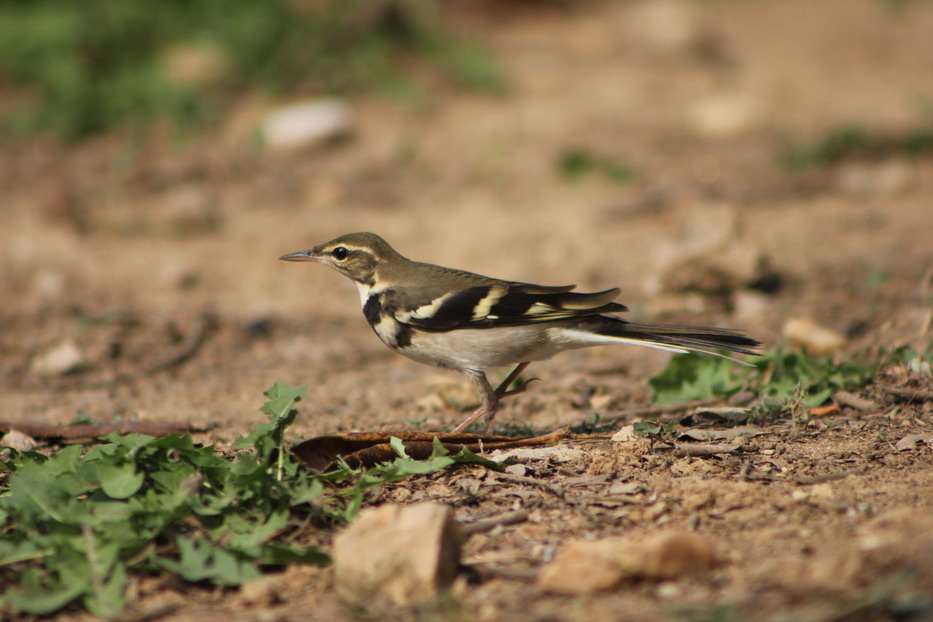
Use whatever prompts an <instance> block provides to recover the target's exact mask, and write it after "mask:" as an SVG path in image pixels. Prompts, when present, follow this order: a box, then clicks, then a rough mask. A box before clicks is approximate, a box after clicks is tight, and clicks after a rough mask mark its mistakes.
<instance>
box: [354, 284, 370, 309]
mask: <svg viewBox="0 0 933 622" xmlns="http://www.w3.org/2000/svg"><path fill="white" fill-rule="evenodd" d="M354 282H355V283H356V289H357V291H359V292H360V306H361V307H365V306H366V301H367V300H369V295H370V294H371V293H372V289H370V287H369V285H367V284H366V283H360V282H358V281H354Z"/></svg>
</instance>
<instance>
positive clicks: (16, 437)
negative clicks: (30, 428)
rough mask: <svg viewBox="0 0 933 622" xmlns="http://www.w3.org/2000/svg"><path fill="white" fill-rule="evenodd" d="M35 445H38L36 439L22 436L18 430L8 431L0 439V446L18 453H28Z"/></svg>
mask: <svg viewBox="0 0 933 622" xmlns="http://www.w3.org/2000/svg"><path fill="white" fill-rule="evenodd" d="M36 445H38V443H37V442H36V439H34V438H33V437H31V436H29V435H27V434H23V433H22V432H20V431H19V430H10V431H9V432H7V433H6V434H4V435H3V438H2V439H0V446H3V447H12V448H13V449H15V450H16V451H19V452H23V451H29V450H30V449H33V448H34V447H35V446H36Z"/></svg>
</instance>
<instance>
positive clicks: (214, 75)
mask: <svg viewBox="0 0 933 622" xmlns="http://www.w3.org/2000/svg"><path fill="white" fill-rule="evenodd" d="M180 51H182V52H186V53H187V57H188V60H187V61H185V63H178V62H176V63H175V64H176V65H184V66H186V67H189V69H187V70H186V69H182V70H176V71H175V73H172V71H171V70H170V68H171V66H172V65H173V63H172V61H171V59H172V53H173V52H174V53H176V55H177V56H179V57H185V56H186V54H177V53H178V52H180ZM192 52H193V53H192ZM193 56H199V57H200V60H197V59H195V60H194V61H192V58H193ZM411 60H423V61H425V62H423V63H422V64H423V65H426V66H427V67H428V68H435V69H436V70H438V71H439V72H440V73H442V74H443V75H444V76H447V77H449V78H452V80H453V81H454V82H456V83H459V84H462V85H465V86H467V87H469V88H474V89H484V90H497V89H499V88H501V86H502V82H503V80H502V75H501V72H500V71H499V69H498V67H497V65H496V64H495V63H494V62H493V61H492V60H491V59H490V57H489V55H487V54H486V53H484V52H483V51H482V50H480V49H479V48H478V47H477V46H475V45H472V44H470V43H467V42H465V41H463V40H461V39H460V38H459V37H455V36H453V35H452V34H450V31H449V29H448V28H446V26H445V25H444V23H443V21H442V19H441V14H440V3H439V1H438V0H425V1H419V2H410V1H409V0H387V1H386V2H378V3H376V2H358V1H357V2H348V1H346V0H322V1H320V2H310V3H308V2H305V3H300V2H299V3H296V2H288V1H287V0H268V1H266V2H254V1H252V0H227V1H225V2H213V1H211V0H190V1H188V2H166V3H161V4H160V5H159V10H158V11H153V10H152V6H151V5H150V4H149V3H147V2H141V1H140V0H93V1H89V2H79V3H71V2H60V1H59V0H31V1H30V2H5V3H0V77H2V79H3V80H4V81H5V82H7V83H8V85H12V86H15V87H18V88H19V89H20V90H19V91H18V92H17V93H16V94H15V96H14V97H13V98H12V99H11V101H9V102H8V103H7V105H5V106H4V110H5V111H8V112H9V114H8V115H7V116H6V118H4V119H0V129H2V130H3V132H4V133H6V134H7V135H18V136H31V135H35V134H39V133H46V134H53V135H57V136H60V137H62V138H65V139H70V140H77V139H81V138H85V137H87V136H91V135H93V134H97V133H100V132H104V131H107V130H109V129H111V128H114V127H118V126H126V125H145V124H147V123H150V122H152V121H156V120H169V121H171V122H172V123H173V124H174V126H176V127H181V128H182V129H185V128H190V127H194V126H196V125H198V124H202V123H205V122H207V121H209V120H210V119H213V118H216V117H217V115H216V111H217V109H219V108H222V107H223V105H224V103H225V102H226V101H227V100H228V99H229V98H230V97H231V96H232V95H236V94H237V93H241V92H244V91H247V90H255V89H264V90H271V91H274V92H277V93H292V92H302V93H313V94H325V95H327V94H335V93H336V94H345V93H350V92H355V91H359V90H366V89H375V90H378V91H382V92H386V93H389V94H396V95H410V94H411V93H413V92H417V91H418V88H417V87H416V86H415V85H414V82H413V81H412V79H411V77H410V74H411V72H410V68H411V65H412V63H411ZM192 66H194V67H197V66H202V67H209V69H206V70H205V69H201V70H200V71H201V73H202V74H203V75H201V76H200V77H199V78H192V77H191V76H190V75H186V71H187V72H188V73H191V69H190V67H192ZM197 71H198V70H195V71H194V73H197ZM17 102H21V103H20V105H17Z"/></svg>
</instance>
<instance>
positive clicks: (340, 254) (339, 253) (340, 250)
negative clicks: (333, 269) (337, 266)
mask: <svg viewBox="0 0 933 622" xmlns="http://www.w3.org/2000/svg"><path fill="white" fill-rule="evenodd" d="M332 254H333V255H334V259H336V260H337V261H343V260H344V259H346V258H347V255H349V254H350V251H348V250H347V249H346V247H344V246H338V247H337V248H335V249H334V251H333V253H332Z"/></svg>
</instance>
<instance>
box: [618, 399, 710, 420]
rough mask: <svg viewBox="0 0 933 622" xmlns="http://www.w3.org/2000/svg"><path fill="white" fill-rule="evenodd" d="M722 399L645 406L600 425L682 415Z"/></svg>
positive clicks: (632, 409) (623, 412)
mask: <svg viewBox="0 0 933 622" xmlns="http://www.w3.org/2000/svg"><path fill="white" fill-rule="evenodd" d="M721 401H722V399H721V398H718V397H708V398H705V399H702V400H693V401H692V402H683V403H681V404H667V405H664V406H645V407H643V408H630V409H628V410H623V411H622V412H620V413H617V414H615V415H612V416H611V417H605V418H603V419H601V420H600V423H617V422H619V421H626V420H628V419H640V418H643V417H657V416H659V415H674V414H677V413H682V412H684V411H687V410H691V409H693V408H700V407H702V406H712V405H713V404H718V403H719V402H721Z"/></svg>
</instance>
